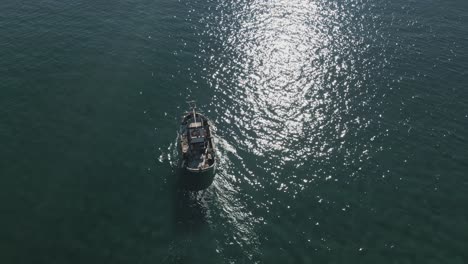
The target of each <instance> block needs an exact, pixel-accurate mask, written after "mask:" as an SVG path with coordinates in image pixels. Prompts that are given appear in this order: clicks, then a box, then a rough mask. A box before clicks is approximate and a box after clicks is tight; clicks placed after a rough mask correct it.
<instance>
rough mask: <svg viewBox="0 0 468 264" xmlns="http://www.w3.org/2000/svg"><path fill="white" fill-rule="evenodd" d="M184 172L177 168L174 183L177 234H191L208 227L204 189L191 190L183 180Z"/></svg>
mask: <svg viewBox="0 0 468 264" xmlns="http://www.w3.org/2000/svg"><path fill="white" fill-rule="evenodd" d="M184 176H185V175H184V172H183V171H182V169H179V170H178V171H177V172H176V175H175V178H176V180H175V184H174V194H173V195H174V199H173V203H174V206H173V209H174V227H175V231H176V233H177V234H181V235H183V234H193V233H197V232H201V231H203V230H206V229H208V227H209V225H208V222H207V217H206V214H207V208H206V206H205V205H204V204H203V194H204V192H205V191H203V190H201V191H192V190H190V189H188V188H187V186H186V184H185V183H184V182H183V177H184Z"/></svg>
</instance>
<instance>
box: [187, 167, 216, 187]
mask: <svg viewBox="0 0 468 264" xmlns="http://www.w3.org/2000/svg"><path fill="white" fill-rule="evenodd" d="M214 176H215V166H214V165H213V166H211V167H210V168H207V169H205V170H200V171H193V170H190V169H189V168H187V167H183V168H182V172H181V175H180V179H179V186H180V187H182V188H184V189H188V190H191V191H200V190H204V189H206V188H208V187H209V186H210V185H211V184H212V183H213V180H214Z"/></svg>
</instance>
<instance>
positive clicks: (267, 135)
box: [230, 1, 327, 154]
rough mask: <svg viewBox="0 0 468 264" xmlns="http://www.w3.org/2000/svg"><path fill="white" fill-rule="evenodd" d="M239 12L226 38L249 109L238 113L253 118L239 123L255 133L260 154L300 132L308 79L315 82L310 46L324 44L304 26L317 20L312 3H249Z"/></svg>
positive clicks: (280, 148) (304, 119)
mask: <svg viewBox="0 0 468 264" xmlns="http://www.w3.org/2000/svg"><path fill="white" fill-rule="evenodd" d="M243 15H245V18H241V21H242V22H241V26H240V29H239V31H237V32H233V34H232V36H231V37H230V39H231V40H232V41H230V42H231V43H235V45H236V46H235V50H237V52H238V53H239V55H240V57H241V58H242V59H241V61H242V64H241V65H242V66H241V68H242V73H241V74H239V75H238V82H239V83H240V84H241V85H242V86H243V88H244V95H243V98H245V102H244V103H245V105H243V109H244V110H245V112H246V113H248V115H243V116H244V117H245V116H252V117H253V118H252V119H251V120H250V122H251V123H250V124H248V123H249V120H242V122H244V123H247V124H246V125H248V126H249V129H250V130H251V131H254V132H255V133H256V134H255V138H256V148H258V149H257V151H258V152H259V154H261V153H265V152H269V151H284V150H285V148H286V146H285V144H287V142H288V140H291V139H294V138H296V139H298V138H301V137H303V136H304V135H303V131H304V124H306V123H308V122H310V121H311V119H312V117H313V116H312V114H311V113H310V112H309V111H307V107H309V102H308V101H307V99H306V95H307V93H308V92H309V90H310V89H312V88H313V87H312V84H311V83H309V82H310V80H311V78H312V79H314V81H317V80H316V79H317V78H314V77H315V76H314V72H313V68H312V67H313V61H314V60H315V59H316V58H317V57H318V55H317V52H316V50H314V47H324V46H326V43H324V42H325V41H326V40H327V39H326V38H324V37H323V36H322V34H321V33H320V32H319V31H314V28H313V27H311V26H310V25H309V22H310V20H313V19H320V17H319V16H318V15H317V6H316V5H315V3H314V2H309V1H277V2H275V3H273V4H272V3H271V2H269V3H268V6H266V7H265V6H264V4H261V3H254V4H252V5H251V6H250V10H246V11H245V14H243ZM243 15H241V16H243ZM317 50H318V49H317ZM313 85H317V83H313ZM239 121H240V120H239ZM272 131H274V133H272ZM271 137H273V140H271Z"/></svg>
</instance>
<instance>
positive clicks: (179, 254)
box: [163, 167, 216, 263]
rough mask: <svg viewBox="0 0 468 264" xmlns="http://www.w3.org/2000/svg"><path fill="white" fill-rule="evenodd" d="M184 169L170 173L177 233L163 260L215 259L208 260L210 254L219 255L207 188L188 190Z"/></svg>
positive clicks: (175, 261)
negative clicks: (185, 183)
mask: <svg viewBox="0 0 468 264" xmlns="http://www.w3.org/2000/svg"><path fill="white" fill-rule="evenodd" d="M183 173H184V171H183V170H182V169H181V168H180V167H179V168H176V169H174V173H173V175H171V179H173V183H172V186H173V188H172V196H173V199H172V210H173V220H172V232H173V234H174V235H173V240H172V242H171V243H170V245H169V248H168V255H167V256H166V258H165V259H163V263H216V262H210V261H208V262H207V261H206V256H207V255H210V256H215V255H216V252H215V250H216V240H215V238H214V236H213V233H212V230H211V226H210V222H209V220H208V219H209V207H208V204H207V202H206V199H205V196H206V195H205V194H206V191H205V190H202V191H190V190H187V188H185V185H184V184H183V183H182V182H181V179H182V178H181V177H182V176H183ZM214 259H215V258H212V259H210V260H214Z"/></svg>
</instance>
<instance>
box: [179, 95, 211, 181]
mask: <svg viewBox="0 0 468 264" xmlns="http://www.w3.org/2000/svg"><path fill="white" fill-rule="evenodd" d="M189 104H190V107H191V110H190V111H189V112H188V113H186V114H185V115H184V116H183V117H182V122H181V125H180V131H179V134H180V151H181V153H182V167H183V168H184V170H185V172H186V174H187V175H186V177H185V181H186V182H187V183H189V184H190V185H194V186H196V187H195V188H197V189H204V188H206V187H208V186H209V185H211V183H212V181H213V178H214V170H215V166H216V153H215V146H214V139H213V133H212V127H213V126H212V124H211V121H210V120H209V119H208V118H207V117H206V116H204V115H202V114H201V113H200V112H198V111H197V107H196V104H195V102H193V101H192V102H189Z"/></svg>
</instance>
